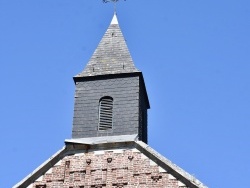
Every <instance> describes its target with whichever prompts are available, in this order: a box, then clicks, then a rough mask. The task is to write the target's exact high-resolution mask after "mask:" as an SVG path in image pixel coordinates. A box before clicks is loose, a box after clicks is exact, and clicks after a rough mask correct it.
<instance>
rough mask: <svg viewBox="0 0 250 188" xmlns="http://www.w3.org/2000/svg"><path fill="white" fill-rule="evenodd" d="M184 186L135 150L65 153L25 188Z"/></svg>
mask: <svg viewBox="0 0 250 188" xmlns="http://www.w3.org/2000/svg"><path fill="white" fill-rule="evenodd" d="M38 187H39V188H43V187H46V188H59V187H60V188H91V187H96V188H101V187H103V188H121V187H124V188H135V187H140V188H152V187H155V188H186V186H185V184H183V183H181V182H180V181H178V180H177V179H176V178H174V177H173V176H172V175H171V174H169V173H167V172H166V171H165V170H164V169H163V168H161V167H160V166H159V165H157V164H156V163H155V162H153V161H151V160H150V159H149V158H148V157H146V156H145V155H144V154H143V153H141V152H140V151H139V150H137V149H117V150H111V151H108V150H107V151H92V152H88V153H76V154H74V155H68V156H65V157H64V158H63V159H61V160H60V161H59V162H58V163H56V164H55V165H54V166H53V167H51V168H50V169H49V170H48V171H47V172H46V173H45V174H44V175H43V176H40V177H39V178H38V179H37V180H36V181H35V182H34V183H33V184H31V185H30V186H29V188H38Z"/></svg>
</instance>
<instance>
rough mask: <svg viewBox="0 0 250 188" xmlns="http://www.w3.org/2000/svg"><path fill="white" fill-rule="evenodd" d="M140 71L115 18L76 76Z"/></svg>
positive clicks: (114, 17)
mask: <svg viewBox="0 0 250 188" xmlns="http://www.w3.org/2000/svg"><path fill="white" fill-rule="evenodd" d="M131 72H139V70H138V69H136V67H135V65H134V63H133V60H132V58H131V55H130V53H129V50H128V47H127V45H126V42H125V39H124V37H123V34H122V32H121V29H120V27H119V24H118V20H117V16H116V14H114V16H113V19H112V21H111V23H110V25H109V27H108V29H107V31H106V33H105V34H104V36H103V38H102V40H101V42H100V43H99V45H98V47H97V48H96V50H95V52H94V54H93V55H92V57H91V58H90V60H89V62H88V64H87V66H86V67H85V69H84V70H83V71H82V72H81V73H80V74H78V75H76V77H85V76H96V75H106V74H119V73H131Z"/></svg>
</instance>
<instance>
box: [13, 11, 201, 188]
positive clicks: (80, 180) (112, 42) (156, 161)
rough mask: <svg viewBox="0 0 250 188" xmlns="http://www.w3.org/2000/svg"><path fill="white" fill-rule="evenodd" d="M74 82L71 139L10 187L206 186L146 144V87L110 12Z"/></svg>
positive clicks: (196, 187) (147, 107)
mask: <svg viewBox="0 0 250 188" xmlns="http://www.w3.org/2000/svg"><path fill="white" fill-rule="evenodd" d="M74 82H75V96H74V97H75V104H74V117H73V128H72V138H71V139H66V140H65V146H64V147H63V148H62V149H61V150H59V151H58V152H57V153H55V154H54V155H53V156H52V157H50V158H49V159H48V160H47V161H45V162H44V163H43V164H42V165H41V166H39V167H38V168H37V169H35V170H34V171H33V172H32V173H31V174H30V175H28V176H27V177H25V178H24V179H23V180H21V181H20V182H19V183H17V184H16V185H15V186H14V188H136V187H140V188H206V186H205V185H203V184H202V183H201V182H200V181H199V180H198V179H196V178H195V177H193V176H192V175H190V174H189V173H187V172H185V171H184V170H183V169H181V168H180V167H178V166H177V165H175V164H174V163H172V162H171V161H170V160H168V159H167V158H165V157H163V156H162V155H160V154H159V153H158V152H156V151H155V150H154V149H153V148H151V147H150V146H148V145H147V136H148V132H147V110H148V109H149V108H150V104H149V100H148V96H147V91H146V87H145V83H144V79H143V75H142V72H140V71H139V70H138V69H137V68H136V67H135V65H134V63H133V60H132V58H131V56H130V53H129V50H128V48H127V45H126V42H125V39H124V37H123V35H122V32H121V30H120V27H119V24H118V21H117V16H116V14H115V15H114V16H113V19H112V21H111V23H110V25H109V27H108V29H107V31H106V33H105V34H104V36H103V38H102V40H101V42H100V43H99V45H98V47H97V48H96V50H95V52H94V54H93V55H92V57H91V58H90V60H89V62H88V63H87V65H86V67H85V68H84V70H83V71H82V72H81V73H79V74H77V75H76V76H75V77H74Z"/></svg>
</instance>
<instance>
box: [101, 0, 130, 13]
mask: <svg viewBox="0 0 250 188" xmlns="http://www.w3.org/2000/svg"><path fill="white" fill-rule="evenodd" d="M118 1H119V0H102V2H103V3H108V2H113V3H114V11H115V13H116V3H117V2H118ZM124 1H126V0H124Z"/></svg>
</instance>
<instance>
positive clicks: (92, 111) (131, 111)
mask: <svg viewBox="0 0 250 188" xmlns="http://www.w3.org/2000/svg"><path fill="white" fill-rule="evenodd" d="M139 80H140V79H139V76H132V77H124V78H110V79H100V80H89V81H79V82H76V93H75V108H74V119H73V131H72V137H73V138H85V137H96V136H108V135H131V134H138V130H139V83H140V81H139ZM104 96H111V97H112V98H113V129H112V130H111V131H98V121H99V112H98V111H99V100H100V99H101V98H102V97H104Z"/></svg>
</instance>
